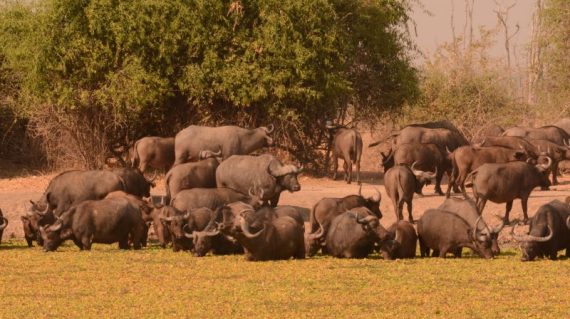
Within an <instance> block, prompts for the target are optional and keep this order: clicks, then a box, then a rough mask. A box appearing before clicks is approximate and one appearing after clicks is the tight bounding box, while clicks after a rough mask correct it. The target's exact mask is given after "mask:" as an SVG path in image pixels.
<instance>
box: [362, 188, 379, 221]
mask: <svg viewBox="0 0 570 319" xmlns="http://www.w3.org/2000/svg"><path fill="white" fill-rule="evenodd" d="M374 191H375V193H374V195H372V196H370V197H368V198H364V197H363V198H364V201H365V205H364V206H365V207H366V208H368V209H369V210H370V211H371V212H372V214H374V216H376V217H378V218H379V219H380V218H382V212H381V211H380V201H382V194H381V193H380V191H379V190H378V189H377V188H376V187H374ZM358 196H361V197H362V185H361V186H360V188H359V189H358Z"/></svg>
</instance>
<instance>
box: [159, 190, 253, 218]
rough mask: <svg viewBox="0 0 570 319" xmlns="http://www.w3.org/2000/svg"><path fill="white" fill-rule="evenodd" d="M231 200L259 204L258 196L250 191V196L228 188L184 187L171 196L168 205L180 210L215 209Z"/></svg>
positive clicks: (231, 201)
mask: <svg viewBox="0 0 570 319" xmlns="http://www.w3.org/2000/svg"><path fill="white" fill-rule="evenodd" d="M233 202H246V203H248V204H251V205H252V206H254V207H259V206H260V199H259V197H258V196H256V195H254V194H252V193H251V192H250V196H247V195H244V194H242V193H239V192H236V191H235V190H233V189H230V188H192V189H185V190H183V191H181V192H180V193H178V194H176V196H175V197H174V198H172V201H171V203H170V205H171V206H172V207H174V208H175V209H177V210H179V211H181V212H186V211H189V210H192V209H195V208H201V207H206V208H209V209H211V210H216V209H217V208H218V207H221V206H224V205H226V204H229V203H233Z"/></svg>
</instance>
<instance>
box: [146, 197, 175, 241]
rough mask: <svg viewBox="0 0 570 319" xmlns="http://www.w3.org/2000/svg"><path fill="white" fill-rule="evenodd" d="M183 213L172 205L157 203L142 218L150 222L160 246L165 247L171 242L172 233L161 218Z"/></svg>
mask: <svg viewBox="0 0 570 319" xmlns="http://www.w3.org/2000/svg"><path fill="white" fill-rule="evenodd" d="M177 215H183V213H182V212H181V211H179V210H177V209H176V208H174V207H172V206H163V205H157V206H154V207H153V209H152V211H151V212H150V214H146V215H143V220H144V221H145V222H147V223H149V222H151V223H152V226H153V229H154V233H155V234H156V237H157V238H158V243H159V244H160V247H162V248H166V245H167V244H168V243H170V242H172V235H171V234H170V231H169V230H168V227H165V225H164V223H163V222H162V219H163V218H168V217H172V216H177Z"/></svg>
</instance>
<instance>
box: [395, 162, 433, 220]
mask: <svg viewBox="0 0 570 319" xmlns="http://www.w3.org/2000/svg"><path fill="white" fill-rule="evenodd" d="M414 166H415V163H414V164H412V168H411V169H410V168H409V167H408V166H405V165H397V166H394V167H392V168H390V169H389V170H388V171H387V172H386V173H385V174H384V187H386V194H388V197H390V199H391V200H392V204H393V205H394V213H395V214H396V220H402V219H404V215H403V214H402V210H403V209H404V203H405V204H406V205H407V206H408V220H409V221H410V222H411V223H413V222H414V217H413V215H412V200H413V199H414V193H417V194H420V195H421V193H422V188H423V187H424V185H426V184H429V183H430V181H431V180H432V179H433V178H434V177H435V176H436V174H437V172H436V173H433V174H430V173H426V172H423V171H419V170H416V169H414Z"/></svg>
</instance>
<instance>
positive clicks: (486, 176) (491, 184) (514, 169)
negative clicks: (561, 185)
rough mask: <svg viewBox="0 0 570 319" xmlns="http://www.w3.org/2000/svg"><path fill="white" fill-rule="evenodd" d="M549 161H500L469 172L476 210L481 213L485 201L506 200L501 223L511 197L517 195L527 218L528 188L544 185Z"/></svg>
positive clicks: (509, 208)
mask: <svg viewBox="0 0 570 319" xmlns="http://www.w3.org/2000/svg"><path fill="white" fill-rule="evenodd" d="M547 159H548V161H549V163H548V164H546V165H543V164H538V165H536V166H533V165H530V164H528V163H525V162H511V163H501V164H483V165H481V166H480V167H479V168H477V169H476V170H474V171H473V172H472V173H471V175H472V176H473V196H475V202H476V203H477V209H478V211H479V213H483V209H484V208H485V204H486V203H487V200H490V201H492V202H494V203H507V206H506V211H505V217H504V222H505V223H508V222H509V213H510V212H511V209H512V208H513V200H515V199H517V198H520V200H521V206H522V210H523V214H524V220H525V222H526V221H528V215H527V202H528V197H529V196H530V193H531V192H532V190H533V189H534V188H535V187H537V186H541V187H548V186H550V182H549V181H548V176H547V175H545V174H544V173H545V171H546V170H548V169H549V167H550V165H551V164H552V160H551V159H550V158H547Z"/></svg>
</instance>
